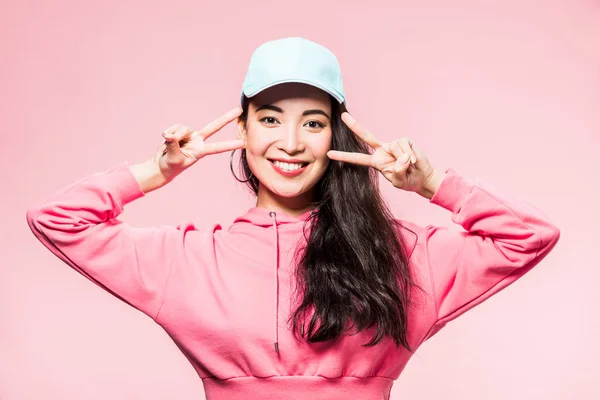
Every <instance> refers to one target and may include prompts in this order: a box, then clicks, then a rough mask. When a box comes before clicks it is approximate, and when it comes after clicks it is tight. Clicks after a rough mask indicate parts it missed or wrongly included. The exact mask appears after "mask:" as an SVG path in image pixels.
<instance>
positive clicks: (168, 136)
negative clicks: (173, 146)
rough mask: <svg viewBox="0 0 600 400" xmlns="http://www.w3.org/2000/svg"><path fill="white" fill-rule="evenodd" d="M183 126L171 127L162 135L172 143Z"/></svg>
mask: <svg viewBox="0 0 600 400" xmlns="http://www.w3.org/2000/svg"><path fill="white" fill-rule="evenodd" d="M182 126H183V125H181V124H175V125H171V126H170V127H168V128H167V129H165V130H164V131H162V133H161V135H162V137H163V138H164V139H165V141H167V142H170V141H172V140H174V134H175V132H176V131H177V129H179V128H181V127H182Z"/></svg>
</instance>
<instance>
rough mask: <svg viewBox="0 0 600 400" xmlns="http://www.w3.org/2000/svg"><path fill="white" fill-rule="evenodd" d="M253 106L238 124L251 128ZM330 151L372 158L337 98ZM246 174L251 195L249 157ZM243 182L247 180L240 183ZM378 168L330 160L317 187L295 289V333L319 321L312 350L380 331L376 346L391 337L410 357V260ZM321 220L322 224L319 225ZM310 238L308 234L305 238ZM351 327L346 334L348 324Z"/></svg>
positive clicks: (253, 181) (253, 182)
mask: <svg viewBox="0 0 600 400" xmlns="http://www.w3.org/2000/svg"><path fill="white" fill-rule="evenodd" d="M249 104H250V99H248V98H246V97H244V98H243V100H242V108H243V110H244V111H243V113H242V115H241V116H240V119H241V120H242V121H243V122H244V123H247V119H248V106H249ZM331 105H332V117H331V118H332V121H331V128H332V147H331V148H332V149H333V150H341V151H349V152H360V153H369V148H368V147H367V145H366V144H365V143H364V142H363V141H362V140H361V139H360V138H358V137H357V136H356V135H355V134H354V133H353V132H352V131H350V130H349V128H348V127H347V126H346V124H344V122H343V121H342V120H341V113H342V112H343V111H345V107H344V106H343V105H340V104H339V103H338V102H337V101H335V100H334V99H333V98H332V97H331ZM240 167H241V169H242V171H243V174H244V175H245V178H246V179H247V177H249V176H250V177H251V178H250V180H249V181H248V182H247V185H249V187H250V189H251V190H252V191H253V192H254V193H255V194H258V187H259V181H258V179H257V178H256V177H255V176H254V175H253V174H252V173H251V170H250V166H249V165H248V161H247V159H246V151H245V149H244V150H243V151H242V155H241V158H240ZM242 179H244V178H242ZM377 179H378V173H377V171H375V170H374V169H372V168H367V167H363V166H359V165H352V164H348V163H342V162H338V161H333V160H331V161H330V163H329V166H328V168H327V170H326V172H325V174H324V176H323V177H322V179H321V180H320V181H319V183H317V188H316V191H317V199H318V203H317V204H316V206H317V207H318V211H317V212H316V213H313V214H311V217H310V218H309V219H308V220H307V221H306V222H307V223H310V224H311V229H310V230H309V231H310V235H309V237H308V238H306V245H305V246H299V248H298V249H297V253H296V260H297V261H298V268H297V269H296V272H295V274H296V282H297V289H298V291H299V292H300V293H301V294H302V295H301V296H299V297H300V298H301V299H302V301H301V303H300V305H299V306H298V308H297V309H296V311H295V312H293V313H292V314H291V316H290V318H291V319H293V332H294V334H296V333H297V331H298V325H299V324H300V323H302V322H301V321H303V318H304V317H305V316H306V315H307V314H308V312H309V311H310V310H313V315H312V318H311V320H310V323H309V324H308V330H307V332H306V333H305V332H304V324H303V323H302V333H301V335H302V336H305V334H306V335H307V340H308V341H309V342H323V341H327V340H336V339H338V338H339V337H340V335H341V334H343V333H347V332H350V330H351V329H352V328H355V333H358V332H360V331H362V330H364V329H369V328H371V327H373V326H375V327H376V329H375V334H374V336H373V338H372V339H371V341H370V342H369V343H367V344H365V345H364V346H374V345H376V344H378V343H379V342H380V341H381V340H382V339H383V338H384V337H385V336H390V337H391V338H392V339H393V340H394V342H395V343H396V346H399V345H400V344H401V345H402V346H404V347H405V348H406V349H408V350H409V351H412V350H411V348H410V346H409V344H408V341H407V323H408V319H407V314H408V307H409V306H410V294H411V289H412V288H413V287H415V286H416V285H415V283H414V282H413V280H412V277H411V274H410V270H409V266H408V255H407V252H406V251H405V244H404V242H403V240H402V238H401V235H400V232H399V229H397V228H399V227H398V226H397V222H396V221H395V219H394V218H393V216H392V214H391V212H390V211H389V209H388V208H387V206H386V204H385V203H384V201H383V199H382V198H381V195H380V193H379V187H378V180H377ZM315 217H316V218H315ZM305 232H306V230H305ZM348 322H351V325H350V326H348V325H347V323H348Z"/></svg>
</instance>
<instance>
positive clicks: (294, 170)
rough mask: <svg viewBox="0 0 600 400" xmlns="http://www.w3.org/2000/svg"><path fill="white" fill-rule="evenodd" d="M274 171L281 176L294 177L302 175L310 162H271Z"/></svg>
mask: <svg viewBox="0 0 600 400" xmlns="http://www.w3.org/2000/svg"><path fill="white" fill-rule="evenodd" d="M269 161H270V162H271V165H272V166H273V169H274V170H275V171H276V172H278V173H279V174H281V175H283V176H286V177H294V176H298V175H300V174H301V173H302V172H304V170H305V169H306V167H307V166H308V164H309V163H308V162H305V161H301V160H286V161H283V160H269Z"/></svg>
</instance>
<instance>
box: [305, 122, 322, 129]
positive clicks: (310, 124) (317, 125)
mask: <svg viewBox="0 0 600 400" xmlns="http://www.w3.org/2000/svg"><path fill="white" fill-rule="evenodd" d="M306 125H308V127H309V128H312V129H316V128H325V125H323V124H322V123H320V122H319V121H308V122H307V123H306Z"/></svg>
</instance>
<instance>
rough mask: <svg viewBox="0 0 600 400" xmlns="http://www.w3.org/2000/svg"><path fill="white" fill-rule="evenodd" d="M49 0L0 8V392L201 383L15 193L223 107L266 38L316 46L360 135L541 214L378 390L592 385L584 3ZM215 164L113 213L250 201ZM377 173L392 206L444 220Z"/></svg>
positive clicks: (592, 116) (411, 392)
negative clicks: (525, 252)
mask: <svg viewBox="0 0 600 400" xmlns="http://www.w3.org/2000/svg"><path fill="white" fill-rule="evenodd" d="M56 3H57V2H51V1H46V2H42V1H22V0H19V1H17V0H12V1H3V2H2V3H1V4H0V50H1V53H0V54H1V57H2V60H1V63H0V69H1V73H0V88H1V89H0V92H1V93H0V96H1V98H0V100H1V107H0V113H1V118H0V120H1V121H2V124H1V128H0V133H1V135H2V142H1V145H0V153H1V154H0V156H1V157H0V162H1V170H0V179H1V186H0V187H1V190H2V192H3V195H2V196H1V197H0V201H1V202H2V203H1V207H2V208H1V209H2V210H3V211H4V212H3V216H2V226H3V229H2V230H1V231H0V246H1V247H2V259H1V261H0V262H1V264H2V267H1V268H0V320H1V321H2V322H1V324H0V398H2V400H14V399H47V400H50V399H83V398H85V399H107V398H110V399H167V398H171V399H175V398H177V399H198V398H203V390H202V383H201V381H200V379H199V378H198V377H197V376H196V375H195V373H194V371H193V369H192V367H191V366H190V365H189V364H188V362H187V360H186V359H185V357H184V356H183V355H182V354H180V353H179V351H178V349H177V348H176V346H175V345H174V344H173V343H172V342H171V340H170V339H169V338H168V336H167V335H166V334H165V333H164V332H163V331H162V329H161V328H160V327H159V326H157V325H155V324H154V323H153V322H152V321H151V320H150V319H149V318H148V317H146V316H144V315H142V314H141V313H139V312H137V311H135V310H134V309H132V308H129V307H128V306H127V305H125V304H124V303H121V302H120V301H119V300H117V299H116V298H113V297H111V296H110V295H108V294H106V293H105V292H103V291H102V290H101V289H99V288H98V287H96V286H95V285H93V284H91V283H89V282H87V281H86V280H85V279H84V278H83V277H81V276H79V275H78V274H76V273H75V272H73V271H72V270H71V269H70V268H68V267H67V266H66V265H65V264H63V263H61V262H60V261H59V260H58V259H56V258H55V257H54V256H52V255H51V254H50V252H48V251H47V250H46V249H44V248H43V246H42V245H41V244H40V243H38V242H37V241H36V240H35V239H34V237H33V235H32V234H31V233H30V232H29V228H28V227H27V224H26V222H25V210H26V208H27V207H28V206H30V205H31V204H33V202H35V201H37V200H38V199H40V198H41V197H43V196H45V195H46V194H49V193H50V192H52V191H54V190H56V189H58V188H60V187H62V186H64V185H66V184H69V183H71V182H73V181H74V180H77V179H79V178H81V177H83V176H85V175H88V174H90V173H93V172H97V171H103V170H106V169H109V168H111V167H112V166H113V165H116V164H117V163H118V162H121V161H124V160H127V161H130V162H139V161H143V160H145V159H147V158H149V157H151V156H152V155H153V154H154V151H155V149H156V147H157V146H158V145H159V144H160V142H161V140H162V139H161V137H160V132H161V131H162V130H163V129H164V128H166V127H168V126H170V125H172V124H174V123H183V124H187V125H190V126H193V127H201V126H202V125H204V124H205V123H207V122H208V121H210V120H212V119H213V118H214V117H216V116H218V115H220V114H221V113H222V112H225V111H227V110H228V109H230V108H231V107H234V106H236V105H237V100H238V95H239V91H240V87H241V83H242V80H243V75H244V73H245V69H246V66H247V62H248V59H249V57H250V54H251V52H252V51H253V50H254V48H255V47H256V46H257V45H258V44H260V43H261V42H263V41H266V40H270V39H274V38H278V37H283V36H304V37H306V38H309V39H312V40H315V41H318V42H320V43H322V44H324V45H326V46H328V47H329V48H331V49H332V50H333V51H334V52H335V53H336V54H337V56H338V58H339V60H340V62H341V65H342V69H343V73H344V79H345V86H346V88H347V95H348V99H349V100H348V101H349V107H350V110H351V111H353V113H354V115H355V117H357V119H358V120H359V121H360V122H362V123H363V124H364V125H366V126H368V127H369V128H371V129H372V130H373V131H374V132H376V133H377V134H378V135H379V137H380V138H382V139H387V140H391V139H394V138H397V137H401V136H408V137H410V138H412V139H413V140H414V141H415V142H417V143H418V144H419V145H420V146H421V147H422V148H423V149H424V150H425V151H426V153H427V155H428V156H429V158H430V160H431V161H432V162H433V163H434V165H436V166H437V167H438V168H443V169H445V168H446V167H453V168H454V169H456V170H457V171H458V172H460V173H461V174H463V175H465V176H468V177H479V178H483V179H485V180H487V181H489V182H491V183H493V184H494V185H495V186H497V187H499V188H502V189H503V190H504V191H505V192H506V193H507V194H510V195H513V196H518V197H521V198H524V199H527V200H528V201H530V202H532V203H534V204H536V205H537V206H538V207H540V208H541V209H543V210H544V211H545V212H546V213H547V214H548V215H549V216H550V217H551V218H553V220H554V221H555V222H556V223H557V224H558V225H559V227H560V228H561V230H562V237H561V240H560V242H559V244H558V246H557V247H556V248H555V250H554V251H553V252H552V253H551V254H550V256H549V257H548V258H547V259H546V260H545V261H544V262H543V263H542V264H541V265H540V266H539V267H537V268H536V269H534V270H533V271H532V272H530V273H529V274H528V275H526V276H525V277H524V278H523V279H522V280H521V281H519V282H517V283H516V284H515V285H514V286H512V287H509V288H508V289H506V290H505V291H504V292H502V293H500V294H499V295H498V296H496V297H494V298H492V299H490V300H489V301H488V302H486V303H484V304H482V305H481V306H479V307H478V308H476V309H474V310H472V311H471V312H469V313H467V314H466V315H464V316H463V317H461V318H459V319H458V320H457V321H455V322H453V323H451V324H449V325H448V326H447V327H446V328H445V329H444V330H443V331H442V332H441V333H440V334H439V335H438V336H436V337H435V338H433V339H432V340H431V341H429V342H427V343H426V344H425V345H424V346H423V347H422V348H420V349H419V351H418V353H417V355H416V356H415V357H414V358H413V359H412V361H411V363H410V364H409V365H408V367H407V368H406V370H405V372H404V374H403V375H402V376H401V378H400V379H399V380H398V381H397V383H396V385H395V386H394V389H393V390H392V399H434V398H446V399H542V398H543V399H548V400H550V399H598V398H600V389H599V387H598V385H597V379H598V377H599V376H600V367H599V364H598V362H597V360H598V359H599V358H600V344H599V341H598V337H599V334H600V329H599V328H600V323H599V318H598V316H599V311H598V306H599V305H600V304H599V303H600V302H599V300H600V295H599V293H600V291H599V290H598V280H599V279H600V272H599V271H600V268H599V267H600V261H599V258H598V253H597V251H595V250H594V249H597V248H598V245H599V244H598V240H599V239H600V235H598V233H597V232H598V226H599V224H600V213H599V211H598V204H599V203H600V196H599V194H598V187H599V182H600V181H599V180H598V174H597V170H598V167H599V166H600V165H599V163H598V159H599V158H600V156H599V150H600V3H599V2H598V1H591V0H588V1H567V0H564V1H562V2H558V1H541V0H540V1H529V0H528V1H522V0H521V1H516V0H514V1H503V2H500V1H464V0H463V1H453V2H447V1H442V0H439V1H424V2H419V5H418V6H417V5H415V4H416V3H417V2H408V1H401V2H399V1H395V2H392V1H390V2H389V3H386V2H382V1H373V0H370V1H368V2H364V3H363V4H349V3H348V2H340V1H336V2H329V3H328V2H325V1H322V0H319V1H312V0H308V1H299V2H295V3H292V2H285V1H259V0H255V1H246V2H239V3H234V2H231V1H229V2H228V1H217V2H211V4H210V5H205V2H200V1H187V2H186V1H178V0H170V1H167V2H154V3H153V4H149V2H148V1H123V0H121V1H103V2H100V1H97V2H94V4H92V2H81V1H61V2H60V5H58V4H56ZM83 3H85V5H84V4H83ZM233 137H234V129H233V125H231V126H228V127H227V128H226V129H224V130H223V131H222V132H220V133H218V134H216V135H215V136H214V138H215V140H216V139H227V138H233ZM228 161H229V158H228V154H222V155H218V156H213V157H210V158H207V159H205V160H203V161H201V162H200V163H199V164H197V165H196V167H194V168H193V169H192V170H190V171H188V172H187V173H186V174H184V175H183V176H181V177H180V178H178V179H177V180H176V181H175V182H174V183H173V184H171V185H169V186H168V187H166V188H163V189H161V190H159V191H157V192H153V193H151V194H149V195H148V196H147V197H145V198H143V199H140V200H139V201H137V202H136V203H135V204H132V205H130V206H129V207H128V208H127V210H126V212H125V214H124V215H123V219H125V220H126V221H128V222H130V223H131V224H137V225H144V226H148V225H156V224H164V223H177V222H179V220H180V219H192V220H193V221H194V222H195V223H196V224H197V225H198V226H203V225H208V224H209V223H211V222H213V221H221V222H222V223H223V224H224V225H228V224H229V223H230V222H231V221H232V220H233V218H234V217H235V216H236V215H238V214H240V213H241V212H243V211H244V210H245V209H246V208H248V207H250V206H252V205H253V199H252V197H251V196H250V195H248V194H247V192H246V191H245V189H243V188H242V187H241V186H239V185H238V184H236V182H235V181H234V180H233V178H232V177H231V175H230V171H229V167H228ZM382 190H383V191H384V193H385V196H386V199H387V200H388V201H389V202H390V204H391V206H392V209H393V210H394V212H395V213H396V215H397V216H401V217H405V218H409V219H411V220H413V221H415V222H419V223H437V224H446V225H448V224H451V222H450V218H449V217H450V216H449V214H448V213H447V212H446V211H444V210H442V209H438V208H436V207H435V206H433V205H430V204H428V203H427V201H425V200H424V199H421V198H418V197H417V196H416V195H412V194H409V193H405V192H401V191H399V190H396V189H394V188H393V187H392V186H391V185H390V184H384V185H383V186H382Z"/></svg>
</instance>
